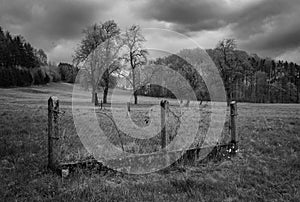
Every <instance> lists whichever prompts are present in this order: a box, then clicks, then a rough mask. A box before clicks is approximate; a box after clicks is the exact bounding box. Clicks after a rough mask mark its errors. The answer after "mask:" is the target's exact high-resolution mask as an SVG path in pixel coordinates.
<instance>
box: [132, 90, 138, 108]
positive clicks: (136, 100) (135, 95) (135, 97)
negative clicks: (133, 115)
mask: <svg viewBox="0 0 300 202" xmlns="http://www.w3.org/2000/svg"><path fill="white" fill-rule="evenodd" d="M133 96H134V104H135V105H137V104H138V96H137V93H136V91H134V93H133Z"/></svg>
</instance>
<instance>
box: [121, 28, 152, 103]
mask: <svg viewBox="0 0 300 202" xmlns="http://www.w3.org/2000/svg"><path fill="white" fill-rule="evenodd" d="M145 41H146V39H145V38H144V36H143V35H142V32H141V28H140V27H139V26H137V25H133V26H131V27H130V28H129V29H127V30H126V33H125V35H124V42H125V46H126V48H127V49H128V53H127V54H125V55H124V59H125V61H126V62H129V63H130V68H131V74H132V87H133V95H134V104H137V103H138V97H137V90H138V82H137V69H138V67H140V66H142V65H144V64H146V62H147V57H146V55H147V54H148V52H147V51H146V50H145V49H143V43H144V42H145Z"/></svg>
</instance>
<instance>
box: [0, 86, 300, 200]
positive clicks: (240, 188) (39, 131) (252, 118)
mask: <svg viewBox="0 0 300 202" xmlns="http://www.w3.org/2000/svg"><path fill="white" fill-rule="evenodd" d="M0 92H1V97H0V116H1V118H0V119H1V121H0V177H1V178H0V179H1V183H0V197H1V201H14V200H15V199H16V200H17V201H41V200H49V201H51V200H52V201H59V200H62V201H70V200H74V201H87V200H89V201H299V199H300V191H299V190H300V132H299V131H300V105H283V104H272V105H271V104H246V103H239V104H238V114H239V116H238V119H237V123H238V133H239V135H240V143H239V147H240V150H239V152H238V154H237V156H236V157H234V158H232V159H231V160H229V161H222V162H218V163H213V162H211V163H208V164H205V165H203V164H195V165H186V166H181V167H178V168H176V169H175V168H174V169H171V170H169V172H157V173H152V174H147V175H127V174H122V173H116V172H112V171H108V172H106V171H99V170H89V169H78V170H76V172H75V173H72V174H71V175H70V176H69V177H68V178H61V177H60V176H58V175H56V174H55V173H52V172H51V171H49V170H48V169H47V99H48V98H49V96H50V95H55V96H58V97H59V99H60V100H61V109H62V110H64V111H67V110H70V107H71V96H72V85H69V84H59V83H57V84H49V85H47V86H40V87H29V88H12V89H0ZM117 94H118V95H119V98H118V99H125V97H126V96H127V95H126V93H124V92H123V91H120V92H117ZM80 96H81V97H82V99H89V96H90V95H89V94H88V93H82V94H81V95H80ZM122 96H124V97H122ZM140 100H141V102H142V103H147V102H148V101H149V98H141V99H140ZM159 101H160V99H154V98H153V99H151V102H159ZM74 148H76V147H75V146H74Z"/></svg>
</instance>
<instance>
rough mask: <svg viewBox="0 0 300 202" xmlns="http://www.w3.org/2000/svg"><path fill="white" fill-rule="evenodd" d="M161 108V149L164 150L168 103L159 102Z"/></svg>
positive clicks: (164, 101) (165, 101)
mask: <svg viewBox="0 0 300 202" xmlns="http://www.w3.org/2000/svg"><path fill="white" fill-rule="evenodd" d="M160 106H161V108H160V109H161V113H160V114H161V148H162V149H164V148H165V147H166V145H167V130H166V115H167V111H168V108H169V102H168V101H167V100H162V101H161V102H160Z"/></svg>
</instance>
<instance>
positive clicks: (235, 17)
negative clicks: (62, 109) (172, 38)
mask: <svg viewBox="0 0 300 202" xmlns="http://www.w3.org/2000/svg"><path fill="white" fill-rule="evenodd" d="M136 10H137V12H138V14H139V16H141V17H143V18H144V19H151V20H157V21H161V22H167V23H171V25H172V27H173V29H175V30H177V31H180V32H184V33H190V32H199V31H203V30H218V29H220V28H225V27H229V28H230V30H231V32H232V35H233V36H234V37H235V38H237V39H238V40H239V41H241V46H242V47H243V48H246V49H249V50H251V51H265V52H268V53H269V54H271V55H270V56H276V54H277V55H278V54H281V53H283V52H285V51H286V50H290V49H294V48H297V47H299V46H300V21H299V19H300V14H299V13H300V1H299V0H287V1H285V0H257V1H255V0H254V1H247V2H246V3H245V1H240V0H230V1H226V0H189V1H186V0H155V1H146V3H145V4H144V5H141V6H140V7H138V9H136Z"/></svg>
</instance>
